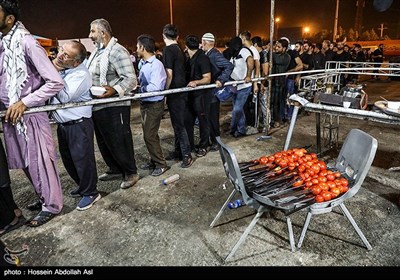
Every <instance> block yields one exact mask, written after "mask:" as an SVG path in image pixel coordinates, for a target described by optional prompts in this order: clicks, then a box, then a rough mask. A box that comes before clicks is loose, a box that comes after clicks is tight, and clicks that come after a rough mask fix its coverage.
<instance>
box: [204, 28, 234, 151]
mask: <svg viewBox="0 0 400 280" xmlns="http://www.w3.org/2000/svg"><path fill="white" fill-rule="evenodd" d="M201 46H202V48H203V51H204V52H205V53H206V55H207V56H208V58H209V59H210V62H211V83H215V86H216V88H214V89H213V95H212V99H211V105H210V111H209V116H208V119H209V124H210V142H211V147H210V151H218V143H217V137H218V136H220V123H219V112H220V101H219V99H218V98H217V97H216V96H215V93H216V92H217V91H218V90H219V89H220V88H221V87H222V86H223V85H224V84H225V83H226V82H227V81H229V78H230V76H231V74H232V71H233V64H232V63H231V62H230V61H229V60H227V59H226V58H225V57H224V56H223V55H222V53H221V52H220V51H219V50H218V49H217V48H215V37H214V35H213V34H212V33H209V32H208V33H205V34H204V35H203V37H202V38H201Z"/></svg>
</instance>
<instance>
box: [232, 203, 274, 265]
mask: <svg viewBox="0 0 400 280" xmlns="http://www.w3.org/2000/svg"><path fill="white" fill-rule="evenodd" d="M265 211H266V208H265V207H264V206H260V208H258V211H257V214H256V216H255V217H254V218H253V220H252V221H251V223H250V225H249V226H248V227H247V228H246V230H245V231H244V232H243V234H242V236H240V238H239V240H238V242H236V244H235V246H234V247H233V249H232V251H231V252H230V253H229V255H228V256H227V257H226V258H225V261H227V260H228V259H230V258H231V257H233V255H234V254H235V253H236V251H237V249H239V247H240V245H241V244H242V243H243V242H244V241H245V240H246V238H247V236H248V235H249V233H250V232H251V230H252V229H253V228H254V226H255V225H256V224H257V222H258V220H259V219H260V218H261V216H262V214H263V213H264V212H265Z"/></svg>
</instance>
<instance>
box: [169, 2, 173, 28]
mask: <svg viewBox="0 0 400 280" xmlns="http://www.w3.org/2000/svg"><path fill="white" fill-rule="evenodd" d="M169 15H170V23H171V24H174V16H173V14H172V0H169Z"/></svg>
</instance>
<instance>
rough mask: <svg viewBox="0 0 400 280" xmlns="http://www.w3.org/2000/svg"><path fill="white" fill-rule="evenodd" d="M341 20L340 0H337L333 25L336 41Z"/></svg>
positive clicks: (334, 39) (334, 40)
mask: <svg viewBox="0 0 400 280" xmlns="http://www.w3.org/2000/svg"><path fill="white" fill-rule="evenodd" d="M338 21H339V0H336V12H335V24H334V25H333V42H336V37H337V29H338Z"/></svg>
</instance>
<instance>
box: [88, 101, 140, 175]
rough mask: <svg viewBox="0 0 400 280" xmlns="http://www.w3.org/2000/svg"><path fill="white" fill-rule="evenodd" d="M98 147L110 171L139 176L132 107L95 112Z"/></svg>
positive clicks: (109, 108) (93, 116)
mask: <svg viewBox="0 0 400 280" xmlns="http://www.w3.org/2000/svg"><path fill="white" fill-rule="evenodd" d="M92 118H93V121H94V131H95V134H96V139H97V145H98V146H99V149H100V153H101V155H102V156H103V159H104V161H105V163H106V164H107V166H108V168H109V170H110V171H111V172H114V173H122V174H123V175H124V176H127V175H132V174H137V167H136V160H135V152H134V148H133V140H132V131H131V124H130V120H131V107H130V106H114V107H108V108H104V109H101V110H99V111H93V115H92Z"/></svg>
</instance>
